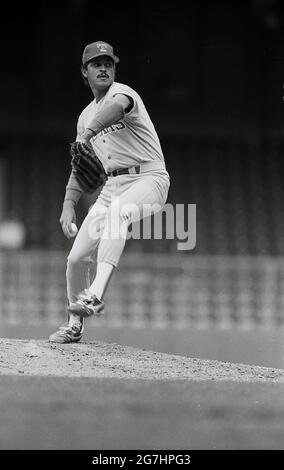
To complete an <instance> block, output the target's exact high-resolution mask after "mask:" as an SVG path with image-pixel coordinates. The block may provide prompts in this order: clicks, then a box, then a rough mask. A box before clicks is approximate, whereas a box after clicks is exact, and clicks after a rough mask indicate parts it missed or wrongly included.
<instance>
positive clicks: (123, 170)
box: [107, 165, 140, 176]
mask: <svg viewBox="0 0 284 470" xmlns="http://www.w3.org/2000/svg"><path fill="white" fill-rule="evenodd" d="M133 173H136V174H138V173H140V165H137V166H131V167H130V168H121V169H120V170H119V169H118V170H113V171H109V172H108V173H107V175H108V176H119V175H131V174H133Z"/></svg>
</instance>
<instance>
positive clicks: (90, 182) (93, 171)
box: [70, 142, 107, 193]
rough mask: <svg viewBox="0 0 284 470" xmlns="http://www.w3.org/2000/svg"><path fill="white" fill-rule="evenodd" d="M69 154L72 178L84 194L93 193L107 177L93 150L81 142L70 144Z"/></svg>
mask: <svg viewBox="0 0 284 470" xmlns="http://www.w3.org/2000/svg"><path fill="white" fill-rule="evenodd" d="M70 145H71V148H70V154H71V157H72V160H71V166H72V169H73V172H74V176H75V178H76V180H77V182H78V183H79V185H80V186H81V188H82V190H83V191H84V192H85V193H93V192H94V191H95V190H96V189H97V188H98V187H99V186H101V184H103V183H104V182H105V181H106V179H107V175H106V172H105V170H104V167H103V165H102V164H101V162H100V160H99V158H98V157H97V155H96V154H95V152H94V150H93V149H92V148H91V147H89V146H88V145H87V144H85V143H83V142H72V143H71V144H70Z"/></svg>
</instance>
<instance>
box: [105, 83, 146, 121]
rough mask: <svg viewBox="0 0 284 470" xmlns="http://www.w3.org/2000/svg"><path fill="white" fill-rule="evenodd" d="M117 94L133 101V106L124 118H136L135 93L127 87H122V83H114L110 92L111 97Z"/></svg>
mask: <svg viewBox="0 0 284 470" xmlns="http://www.w3.org/2000/svg"><path fill="white" fill-rule="evenodd" d="M119 94H121V95H126V96H129V97H130V98H131V99H132V100H133V106H132V108H131V109H130V111H128V112H127V113H126V116H132V117H136V116H137V115H138V97H139V96H138V94H137V93H136V91H135V90H133V89H132V88H131V87H129V86H128V85H124V84H122V83H115V84H114V86H113V87H112V90H111V96H115V95H119Z"/></svg>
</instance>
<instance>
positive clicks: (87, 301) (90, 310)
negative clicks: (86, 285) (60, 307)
mask: <svg viewBox="0 0 284 470" xmlns="http://www.w3.org/2000/svg"><path fill="white" fill-rule="evenodd" d="M104 307H105V304H104V302H102V301H101V300H99V299H97V297H96V296H95V295H93V294H90V293H89V292H88V289H85V290H84V291H83V292H81V293H80V294H79V295H78V300H77V302H76V303H74V304H71V305H69V307H68V308H67V310H68V311H69V312H71V313H75V314H76V315H80V317H83V318H85V317H91V316H92V315H94V316H95V317H100V316H101V315H103V314H104Z"/></svg>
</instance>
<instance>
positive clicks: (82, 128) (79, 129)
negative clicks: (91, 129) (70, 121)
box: [76, 114, 85, 140]
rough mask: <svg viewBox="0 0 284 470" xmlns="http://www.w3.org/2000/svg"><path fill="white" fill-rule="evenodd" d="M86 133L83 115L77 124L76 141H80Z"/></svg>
mask: <svg viewBox="0 0 284 470" xmlns="http://www.w3.org/2000/svg"><path fill="white" fill-rule="evenodd" d="M84 131H85V126H84V124H83V117H82V114H80V116H79V119H78V122H77V137H76V140H78V138H79V136H80V135H82V134H83V132H84Z"/></svg>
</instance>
